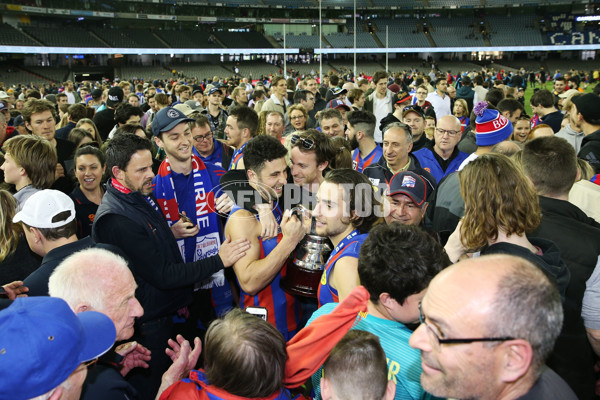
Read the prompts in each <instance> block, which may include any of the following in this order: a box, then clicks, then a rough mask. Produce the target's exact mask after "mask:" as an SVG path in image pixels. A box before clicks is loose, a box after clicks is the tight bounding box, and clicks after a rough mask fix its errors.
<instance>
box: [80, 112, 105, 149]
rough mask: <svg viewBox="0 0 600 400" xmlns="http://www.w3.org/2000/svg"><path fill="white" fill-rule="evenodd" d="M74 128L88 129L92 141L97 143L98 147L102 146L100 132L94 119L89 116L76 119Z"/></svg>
mask: <svg viewBox="0 0 600 400" xmlns="http://www.w3.org/2000/svg"><path fill="white" fill-rule="evenodd" d="M75 128H81V129H85V130H86V131H88V132H89V133H90V134H91V135H92V137H93V138H94V141H95V142H96V143H97V144H98V147H102V138H101V137H100V132H98V128H96V124H94V121H92V120H91V119H89V118H82V119H80V120H79V121H77V125H75Z"/></svg>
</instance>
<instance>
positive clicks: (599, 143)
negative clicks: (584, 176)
mask: <svg viewBox="0 0 600 400" xmlns="http://www.w3.org/2000/svg"><path fill="white" fill-rule="evenodd" d="M571 101H572V102H573V107H572V108H571V112H570V116H571V121H572V123H574V125H575V126H576V127H577V128H578V129H581V130H582V131H583V133H584V134H585V137H584V138H583V140H582V142H581V150H580V151H579V154H578V156H579V158H582V159H584V160H586V161H587V162H589V163H590V165H591V166H592V168H594V171H595V172H596V173H597V174H598V173H600V112H599V111H600V108H599V107H600V97H599V96H597V95H595V94H593V93H586V94H584V95H583V96H577V97H573V98H572V99H571Z"/></svg>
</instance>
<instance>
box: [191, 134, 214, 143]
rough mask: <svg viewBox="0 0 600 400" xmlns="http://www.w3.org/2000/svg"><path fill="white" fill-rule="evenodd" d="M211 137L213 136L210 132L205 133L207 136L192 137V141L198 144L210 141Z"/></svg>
mask: <svg viewBox="0 0 600 400" xmlns="http://www.w3.org/2000/svg"><path fill="white" fill-rule="evenodd" d="M212 136H213V134H212V132H211V133H207V134H206V135H204V136H202V135H198V136H194V137H193V139H194V140H195V141H196V142H198V143H200V142H202V141H203V140H211V139H212Z"/></svg>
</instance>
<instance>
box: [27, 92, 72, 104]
mask: <svg viewBox="0 0 600 400" xmlns="http://www.w3.org/2000/svg"><path fill="white" fill-rule="evenodd" d="M28 100H29V99H28ZM56 104H57V105H58V106H60V105H61V104H69V97H68V96H67V94H66V93H64V92H63V93H59V94H57V95H56ZM72 104H74V103H72Z"/></svg>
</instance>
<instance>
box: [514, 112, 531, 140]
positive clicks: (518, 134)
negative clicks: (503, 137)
mask: <svg viewBox="0 0 600 400" xmlns="http://www.w3.org/2000/svg"><path fill="white" fill-rule="evenodd" d="M529 120H530V118H529V116H528V115H527V114H522V116H521V118H519V119H518V120H517V122H516V123H515V124H514V128H513V134H512V136H511V137H510V140H514V141H515V142H519V143H525V142H527V141H528V140H531V135H530V133H531V123H530V122H529Z"/></svg>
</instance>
